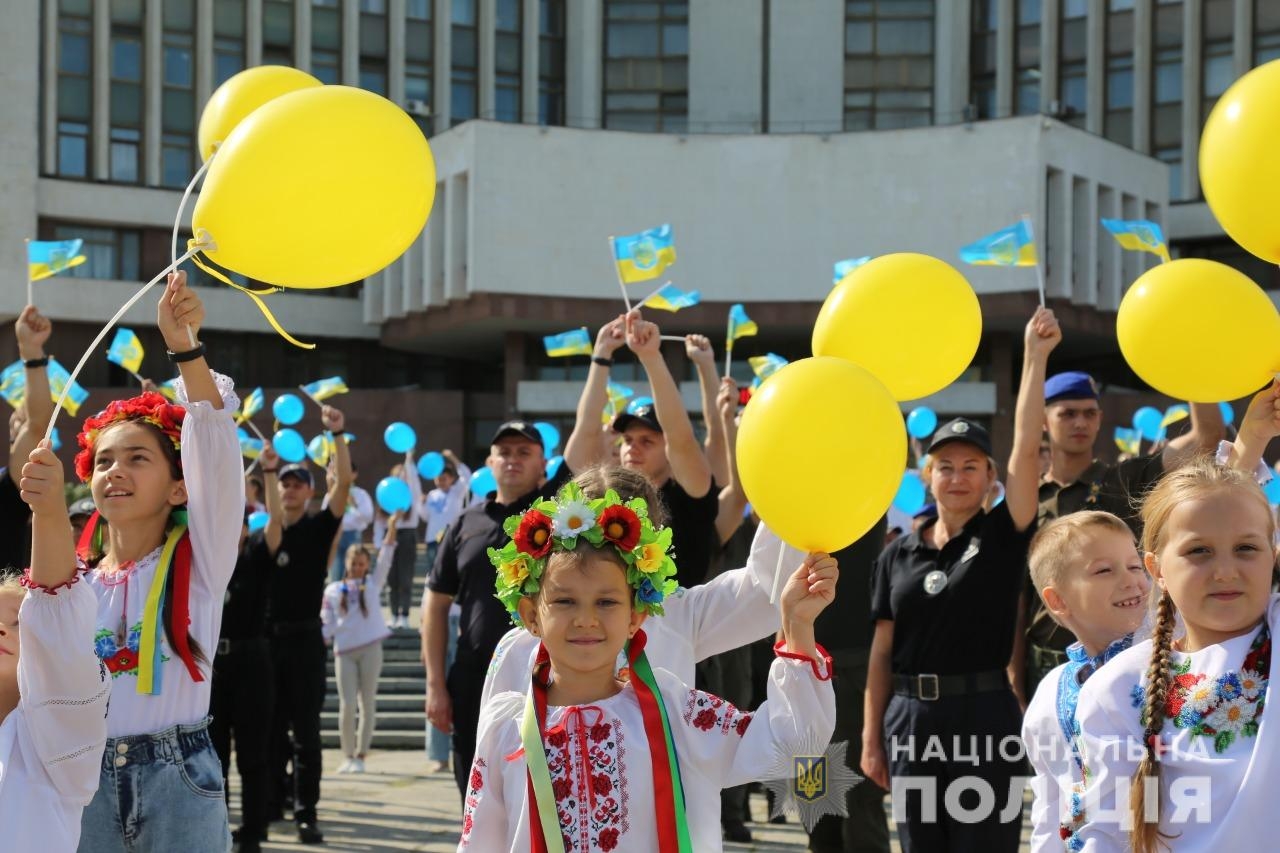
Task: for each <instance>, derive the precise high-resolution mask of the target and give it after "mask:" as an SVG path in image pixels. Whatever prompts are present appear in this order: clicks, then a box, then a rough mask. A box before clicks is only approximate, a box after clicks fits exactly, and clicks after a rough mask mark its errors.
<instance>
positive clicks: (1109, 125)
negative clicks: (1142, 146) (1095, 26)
mask: <svg viewBox="0 0 1280 853" xmlns="http://www.w3.org/2000/svg"><path fill="white" fill-rule="evenodd" d="M1109 9H1110V11H1109V13H1108V15H1107V79H1106V113H1105V117H1104V119H1103V126H1102V132H1103V135H1105V136H1106V137H1107V139H1110V140H1111V141H1113V142H1118V143H1120V144H1121V145H1125V146H1128V147H1133V0H1111V3H1110V7H1109Z"/></svg>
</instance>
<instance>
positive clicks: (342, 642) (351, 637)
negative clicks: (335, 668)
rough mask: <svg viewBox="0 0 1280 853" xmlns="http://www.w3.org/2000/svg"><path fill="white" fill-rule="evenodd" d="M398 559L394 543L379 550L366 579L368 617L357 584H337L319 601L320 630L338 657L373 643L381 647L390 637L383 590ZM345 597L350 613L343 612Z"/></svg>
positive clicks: (341, 582) (335, 582)
mask: <svg viewBox="0 0 1280 853" xmlns="http://www.w3.org/2000/svg"><path fill="white" fill-rule="evenodd" d="M395 555H396V546H395V543H394V542H393V543H391V544H390V545H386V544H384V545H383V546H382V547H381V548H379V549H378V559H377V562H375V563H374V566H373V571H372V572H370V573H369V574H367V575H365V583H364V604H365V609H366V610H367V611H368V615H367V616H366V615H365V614H364V613H362V612H361V611H360V599H359V595H360V593H359V587H358V585H357V584H356V582H355V581H350V580H340V581H334V582H333V583H331V584H329V585H328V586H327V587H325V590H324V598H322V599H321V600H320V628H321V631H322V633H323V634H324V638H325V639H326V640H332V641H333V650H334V652H335V653H336V654H344V653H345V652H350V651H355V650H356V649H359V648H363V647H364V646H367V645H369V644H370V643H380V642H382V640H383V639H385V638H386V637H387V636H388V635H389V634H390V633H391V631H390V629H388V628H387V620H386V618H385V617H384V616H383V615H382V598H381V596H382V587H383V586H384V585H385V584H386V582H387V572H389V571H390V570H391V562H392V560H393V559H394V558H395ZM343 596H345V597H346V599H347V612H346V613H345V614H344V613H343V612H342V599H343Z"/></svg>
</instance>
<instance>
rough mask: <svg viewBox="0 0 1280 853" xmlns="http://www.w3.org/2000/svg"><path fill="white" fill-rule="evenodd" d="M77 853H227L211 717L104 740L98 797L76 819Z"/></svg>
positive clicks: (228, 846) (224, 806)
mask: <svg viewBox="0 0 1280 853" xmlns="http://www.w3.org/2000/svg"><path fill="white" fill-rule="evenodd" d="M78 849H79V851H80V853H170V851H174V850H182V851H183V853H227V851H229V850H230V849H231V829H230V828H229V827H228V826H227V803H226V800H225V799H224V796H223V791H222V765H221V764H220V763H219V762H218V755H217V753H215V752H214V750H213V742H212V741H211V740H210V739H209V730H208V720H205V721H204V722H201V723H196V724H195V725H190V726H174V727H173V728H170V729H165V730H164V731H162V732H156V733H155V734H149V735H130V736H128V737H118V738H107V748H106V751H105V752H104V753H103V755H102V776H101V781H100V783H99V785H98V793H97V794H95V795H94V797H93V801H92V802H91V803H89V805H88V807H86V808H85V810H84V816H83V818H82V819H81V821H80V846H79V848H78Z"/></svg>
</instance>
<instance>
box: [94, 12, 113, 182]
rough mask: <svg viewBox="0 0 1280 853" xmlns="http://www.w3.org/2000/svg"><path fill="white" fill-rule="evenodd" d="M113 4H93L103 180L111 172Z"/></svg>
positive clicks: (97, 159) (99, 175)
mask: <svg viewBox="0 0 1280 853" xmlns="http://www.w3.org/2000/svg"><path fill="white" fill-rule="evenodd" d="M110 134H111V6H110V5H109V4H107V3H95V4H93V136H92V137H91V139H92V145H93V150H92V151H91V152H90V153H91V156H92V157H93V166H92V168H91V169H90V170H89V175H90V177H92V178H96V179H97V180H100V181H105V180H107V179H108V178H109V177H110V175H111V140H110Z"/></svg>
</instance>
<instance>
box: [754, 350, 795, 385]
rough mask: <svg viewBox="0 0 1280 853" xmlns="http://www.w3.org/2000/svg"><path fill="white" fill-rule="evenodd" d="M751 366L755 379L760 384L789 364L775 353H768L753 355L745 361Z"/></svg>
mask: <svg viewBox="0 0 1280 853" xmlns="http://www.w3.org/2000/svg"><path fill="white" fill-rule="evenodd" d="M747 362H748V363H749V364H750V365H751V369H752V370H753V371H754V372H755V374H756V378H757V379H759V380H760V381H761V382H763V381H764V380H766V379H768V378H769V377H770V376H772V375H773V374H775V373H777V372H778V371H779V370H781V369H782V368H784V367H786V366H787V364H789V362H788V361H787V360H786V359H785V358H783V357H782V356H780V355H778V354H777V353H772V352H771V353H769V354H768V355H753V356H752V357H751V358H749V359H747Z"/></svg>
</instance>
